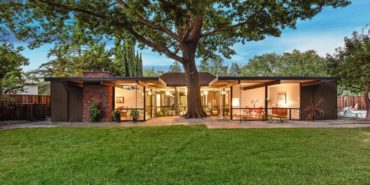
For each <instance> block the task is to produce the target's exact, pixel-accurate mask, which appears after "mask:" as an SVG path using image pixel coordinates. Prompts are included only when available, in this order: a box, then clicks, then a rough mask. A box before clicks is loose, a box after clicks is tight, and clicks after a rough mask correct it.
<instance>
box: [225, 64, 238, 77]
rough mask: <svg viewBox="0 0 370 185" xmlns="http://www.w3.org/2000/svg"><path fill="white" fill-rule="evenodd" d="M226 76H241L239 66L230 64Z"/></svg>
mask: <svg viewBox="0 0 370 185" xmlns="http://www.w3.org/2000/svg"><path fill="white" fill-rule="evenodd" d="M228 75H230V76H240V75H241V70H240V67H239V64H237V63H232V64H231V66H230V68H229V71H228Z"/></svg>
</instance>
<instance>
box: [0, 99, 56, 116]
mask: <svg viewBox="0 0 370 185" xmlns="http://www.w3.org/2000/svg"><path fill="white" fill-rule="evenodd" d="M11 97H12V98H13V99H14V101H15V104H5V103H4V102H0V120H44V119H45V118H46V117H48V116H49V115H50V96H45V95H12V96H11Z"/></svg>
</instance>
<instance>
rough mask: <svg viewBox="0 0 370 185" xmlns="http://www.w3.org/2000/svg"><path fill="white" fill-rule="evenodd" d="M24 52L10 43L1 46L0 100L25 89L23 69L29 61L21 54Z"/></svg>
mask: <svg viewBox="0 0 370 185" xmlns="http://www.w3.org/2000/svg"><path fill="white" fill-rule="evenodd" d="M22 50H23V48H22V47H17V48H15V47H14V46H13V45H12V44H8V43H3V44H1V45H0V100H4V98H5V97H4V95H9V94H15V93H17V92H19V91H21V90H22V89H23V84H24V78H23V74H22V67H23V66H25V65H28V59H27V58H25V57H24V56H23V55H22V54H21V51H22Z"/></svg>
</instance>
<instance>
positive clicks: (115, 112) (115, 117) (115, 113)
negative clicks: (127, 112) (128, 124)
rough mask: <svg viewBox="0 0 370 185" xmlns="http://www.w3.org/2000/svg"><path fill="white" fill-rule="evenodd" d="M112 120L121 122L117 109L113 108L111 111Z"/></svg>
mask: <svg viewBox="0 0 370 185" xmlns="http://www.w3.org/2000/svg"><path fill="white" fill-rule="evenodd" d="M112 116H113V120H114V121H115V122H117V123H120V122H121V112H120V111H119V110H118V109H115V110H114V111H113V113H112Z"/></svg>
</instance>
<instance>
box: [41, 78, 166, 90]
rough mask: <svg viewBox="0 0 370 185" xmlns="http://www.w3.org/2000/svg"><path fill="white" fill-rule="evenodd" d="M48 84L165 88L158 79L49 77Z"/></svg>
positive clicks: (164, 84)
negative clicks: (70, 83)
mask: <svg viewBox="0 0 370 185" xmlns="http://www.w3.org/2000/svg"><path fill="white" fill-rule="evenodd" d="M45 81H50V82H75V83H100V84H106V83H112V84H139V85H142V86H146V87H154V88H161V87H166V83H165V82H164V81H163V80H162V79H160V78H159V77H98V78H91V77H49V78H45Z"/></svg>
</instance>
